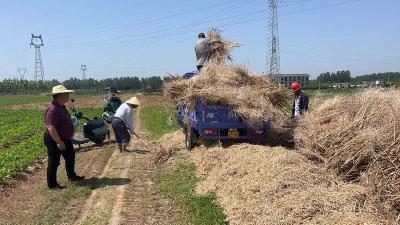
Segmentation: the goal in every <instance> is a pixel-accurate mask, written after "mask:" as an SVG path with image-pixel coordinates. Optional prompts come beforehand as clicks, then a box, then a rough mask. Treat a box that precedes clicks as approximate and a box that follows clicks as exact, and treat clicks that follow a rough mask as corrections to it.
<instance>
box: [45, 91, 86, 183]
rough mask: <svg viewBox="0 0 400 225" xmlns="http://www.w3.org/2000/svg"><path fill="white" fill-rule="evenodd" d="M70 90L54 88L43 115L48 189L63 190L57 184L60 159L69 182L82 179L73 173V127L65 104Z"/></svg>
mask: <svg viewBox="0 0 400 225" xmlns="http://www.w3.org/2000/svg"><path fill="white" fill-rule="evenodd" d="M71 92H74V91H72V90H67V89H66V88H65V87H64V86H62V85H58V86H54V87H53V90H52V95H53V101H52V102H50V103H49V104H48V106H47V110H46V112H45V114H44V122H45V125H46V131H45V133H44V136H43V140H44V144H45V145H46V147H47V156H48V166H47V186H48V187H49V188H50V189H63V188H65V187H64V186H61V185H60V184H59V183H58V182H57V168H58V166H59V165H60V157H61V155H62V156H63V158H64V160H65V169H66V171H67V176H68V179H69V180H70V181H78V180H82V179H84V177H82V176H78V175H76V173H75V151H74V147H73V145H72V141H71V138H72V137H73V136H74V127H73V125H72V121H71V116H70V114H69V113H68V110H67V108H66V107H65V103H67V102H68V101H69V95H70V93H71Z"/></svg>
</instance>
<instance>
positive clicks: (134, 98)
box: [126, 97, 140, 106]
mask: <svg viewBox="0 0 400 225" xmlns="http://www.w3.org/2000/svg"><path fill="white" fill-rule="evenodd" d="M126 103H128V104H132V105H137V106H138V105H140V102H139V100H138V99H137V98H136V97H132V98H130V99H128V100H126Z"/></svg>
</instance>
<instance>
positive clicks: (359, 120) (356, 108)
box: [295, 90, 400, 213]
mask: <svg viewBox="0 0 400 225" xmlns="http://www.w3.org/2000/svg"><path fill="white" fill-rule="evenodd" d="M399 109H400V92H399V91H381V90H367V91H364V92H360V93H357V94H355V95H353V96H348V97H335V98H332V99H329V100H326V101H324V102H321V103H320V104H318V105H315V107H314V109H313V110H312V111H311V112H310V113H309V114H308V115H306V116H305V117H304V118H303V119H301V120H300V123H299V125H298V127H297V128H296V130H295V142H296V144H297V146H298V148H300V149H301V151H302V152H303V153H304V154H305V155H306V156H308V157H309V158H311V159H314V160H317V161H320V162H323V163H326V165H327V167H328V168H329V169H331V170H333V171H335V172H336V174H338V175H339V176H340V177H342V178H343V179H344V180H347V181H357V182H359V183H360V184H362V185H365V186H367V187H368V188H369V194H370V195H369V196H370V198H371V200H373V201H378V202H383V203H384V204H385V205H386V206H387V207H388V208H391V209H394V210H397V212H398V213H400V110H399Z"/></svg>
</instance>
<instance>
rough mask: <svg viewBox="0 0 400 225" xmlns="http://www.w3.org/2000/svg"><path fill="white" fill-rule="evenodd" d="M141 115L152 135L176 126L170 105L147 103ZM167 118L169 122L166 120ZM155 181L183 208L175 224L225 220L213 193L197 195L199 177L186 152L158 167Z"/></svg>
mask: <svg viewBox="0 0 400 225" xmlns="http://www.w3.org/2000/svg"><path fill="white" fill-rule="evenodd" d="M140 115H141V119H142V121H143V124H144V126H145V128H146V129H147V131H149V132H150V134H151V136H152V137H154V138H158V137H160V136H162V135H163V134H166V133H169V132H173V131H175V130H177V129H179V126H178V124H176V122H175V121H174V120H172V121H171V120H170V116H171V115H173V108H172V107H162V106H146V107H144V108H143V109H141V113H140ZM169 120H170V122H168V121H169ZM156 182H157V184H158V187H159V190H160V192H161V193H162V194H163V195H165V196H169V197H171V198H172V199H173V200H174V202H175V203H176V204H177V208H179V209H181V210H182V211H183V213H182V215H181V217H179V220H180V221H176V224H193V225H197V224H198V225H208V224H210V225H211V224H213V225H214V224H225V223H226V222H225V220H226V217H225V215H224V213H223V211H222V208H221V207H220V206H219V205H218V204H217V202H216V198H215V196H214V195H212V194H209V195H206V196H202V195H197V194H196V191H195V188H196V186H197V182H199V178H198V177H197V176H196V167H195V165H193V164H191V163H190V162H189V161H188V159H187V158H186V157H185V156H178V157H177V158H176V160H174V162H173V164H168V165H167V164H164V165H160V166H158V167H157V170H156Z"/></svg>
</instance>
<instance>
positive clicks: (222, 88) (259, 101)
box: [164, 64, 290, 126]
mask: <svg viewBox="0 0 400 225" xmlns="http://www.w3.org/2000/svg"><path fill="white" fill-rule="evenodd" d="M164 96H165V97H166V98H167V99H169V100H171V101H172V102H173V103H174V104H185V105H187V106H189V107H193V106H194V103H195V100H196V98H197V97H200V98H201V99H202V100H203V101H205V102H206V103H207V104H222V105H229V106H230V107H231V108H232V110H233V112H234V113H236V114H237V115H239V116H242V117H243V118H244V119H245V120H246V121H247V122H248V123H249V124H252V125H255V126H256V125H259V124H260V122H261V121H263V120H264V121H267V120H270V119H272V118H273V117H274V116H284V117H285V115H284V111H283V110H282V108H283V107H284V106H285V104H286V103H287V101H288V99H289V98H290V92H289V91H288V90H287V89H285V88H283V87H279V86H278V85H277V84H275V83H273V82H272V81H271V80H270V79H268V78H267V77H264V76H257V75H255V74H252V73H250V72H249V71H248V70H247V69H246V68H244V67H240V66H227V65H223V64H208V65H207V66H206V67H205V68H204V69H202V71H201V73H200V74H199V75H198V76H195V77H193V78H192V79H189V80H179V81H173V82H169V83H167V84H166V85H165V88H164Z"/></svg>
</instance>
